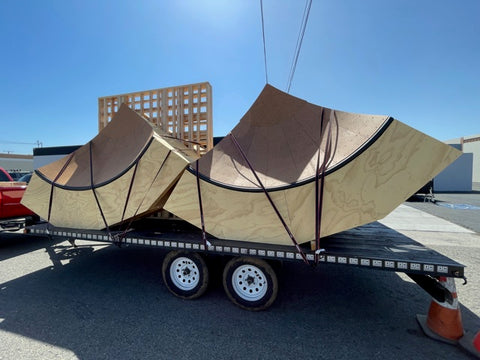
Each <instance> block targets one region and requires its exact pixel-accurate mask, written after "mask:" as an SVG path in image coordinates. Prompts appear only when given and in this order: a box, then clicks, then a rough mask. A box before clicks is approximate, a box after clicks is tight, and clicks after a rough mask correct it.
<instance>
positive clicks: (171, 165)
mask: <svg viewBox="0 0 480 360" xmlns="http://www.w3.org/2000/svg"><path fill="white" fill-rule="evenodd" d="M196 158H197V156H196V155H195V154H194V153H193V151H192V150H189V149H187V148H186V147H185V146H184V145H183V143H182V142H180V141H178V140H175V139H172V138H170V137H168V136H166V134H164V133H161V132H160V131H159V130H158V129H156V128H154V127H153V126H152V125H151V124H150V123H149V122H148V121H146V120H145V119H144V118H143V117H141V116H140V115H138V114H137V113H136V112H135V111H133V110H131V109H129V108H128V106H126V105H122V106H121V107H120V109H119V111H118V113H117V114H116V115H115V117H114V118H113V120H112V121H111V122H110V123H109V124H108V125H107V127H106V128H105V129H104V130H102V131H101V132H100V133H99V134H98V135H97V137H95V138H94V139H93V140H92V141H90V142H89V143H88V144H86V145H84V146H82V147H81V148H79V149H78V150H77V151H75V152H74V153H72V154H71V155H70V156H67V157H65V158H63V159H61V160H59V161H56V162H54V163H51V164H49V165H46V166H44V167H42V168H39V169H38V170H36V171H35V173H34V175H33V176H32V179H31V181H30V184H29V186H28V188H27V191H26V193H25V195H24V197H23V199H22V204H24V205H25V206H27V207H28V208H30V209H31V210H33V211H34V212H35V213H37V214H38V215H40V216H41V217H42V218H44V219H47V220H48V221H49V222H50V223H52V224H53V225H55V226H62V227H71V228H83V229H103V228H105V227H107V226H110V225H113V224H117V223H120V222H122V221H125V220H127V219H130V218H132V217H138V216H142V215H143V214H146V213H150V212H152V211H155V210H158V209H161V208H162V206H163V204H164V203H165V201H166V198H167V196H168V194H169V192H170V190H171V188H172V186H173V184H174V183H175V182H176V181H177V180H178V178H179V176H180V175H181V173H182V172H183V170H184V169H185V167H186V166H187V165H188V164H189V163H190V162H191V161H193V160H195V159H196Z"/></svg>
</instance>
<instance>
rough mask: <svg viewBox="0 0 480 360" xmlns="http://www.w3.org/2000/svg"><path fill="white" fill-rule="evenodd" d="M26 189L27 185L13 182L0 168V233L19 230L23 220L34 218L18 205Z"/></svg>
mask: <svg viewBox="0 0 480 360" xmlns="http://www.w3.org/2000/svg"><path fill="white" fill-rule="evenodd" d="M26 188H27V183H24V182H15V181H13V179H12V177H11V176H10V174H8V172H6V171H5V170H4V169H3V168H1V167H0V231H1V230H13V229H17V228H21V227H23V226H21V225H20V224H22V220H23V219H24V218H27V217H28V218H31V217H32V216H36V215H35V214H34V213H33V212H32V211H30V210H29V209H27V208H26V207H25V206H23V205H22V204H20V201H21V200H22V196H23V193H24V192H25V189H26ZM24 223H25V220H23V224H24Z"/></svg>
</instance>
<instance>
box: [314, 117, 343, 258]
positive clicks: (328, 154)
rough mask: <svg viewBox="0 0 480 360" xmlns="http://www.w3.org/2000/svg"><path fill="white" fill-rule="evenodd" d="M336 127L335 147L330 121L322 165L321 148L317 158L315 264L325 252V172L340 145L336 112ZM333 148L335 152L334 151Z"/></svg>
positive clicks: (321, 135)
mask: <svg viewBox="0 0 480 360" xmlns="http://www.w3.org/2000/svg"><path fill="white" fill-rule="evenodd" d="M333 115H334V119H335V126H336V138H335V145H334V146H333V144H332V122H331V121H328V122H327V124H326V125H325V126H326V143H325V152H324V155H323V159H322V162H321V164H320V149H321V148H320V147H319V149H318V156H317V168H316V172H315V264H318V261H319V257H320V256H319V255H320V254H321V253H322V252H324V251H325V249H322V248H321V247H320V237H321V226H322V210H323V193H324V188H325V172H326V170H327V168H328V166H329V165H330V164H331V162H332V160H333V157H334V155H335V152H336V148H337V143H338V120H337V115H336V114H335V112H334V113H333ZM323 120H324V118H323V109H322V113H321V121H320V144H321V143H322V138H323V134H324V133H323V132H322V130H323ZM332 147H333V151H332Z"/></svg>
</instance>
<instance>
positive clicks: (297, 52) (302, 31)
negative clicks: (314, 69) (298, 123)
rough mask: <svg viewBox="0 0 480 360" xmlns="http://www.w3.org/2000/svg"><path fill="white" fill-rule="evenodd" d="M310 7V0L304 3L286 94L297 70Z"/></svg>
mask: <svg viewBox="0 0 480 360" xmlns="http://www.w3.org/2000/svg"><path fill="white" fill-rule="evenodd" d="M311 7H312V0H307V1H306V3H305V9H304V10H303V18H302V23H301V25H300V32H299V33H298V38H297V44H296V45H295V51H294V55H293V60H292V66H291V68H290V75H289V76H288V82H287V93H289V92H290V87H291V86H292V81H293V75H294V74H295V69H296V68H297V62H298V56H299V55H300V49H301V47H302V42H303V36H304V35H305V29H306V27H307V22H308V15H310V8H311Z"/></svg>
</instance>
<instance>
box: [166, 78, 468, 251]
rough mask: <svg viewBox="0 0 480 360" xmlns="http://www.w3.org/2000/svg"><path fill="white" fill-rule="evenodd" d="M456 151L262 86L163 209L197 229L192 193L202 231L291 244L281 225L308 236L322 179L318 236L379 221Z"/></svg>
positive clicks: (405, 129)
mask: <svg viewBox="0 0 480 360" xmlns="http://www.w3.org/2000/svg"><path fill="white" fill-rule="evenodd" d="M459 154H460V152H459V151H457V150H455V149H453V148H452V147H450V146H448V145H445V144H444V143H441V142H439V141H437V140H435V139H433V138H431V137H429V136H427V135H425V134H423V133H421V132H419V131H416V130H415V129H413V128H411V127H409V126H407V125H405V124H403V123H401V122H399V121H397V120H394V119H392V118H390V117H387V116H378V115H360V114H352V113H346V112H342V111H337V110H332V109H328V108H324V107H320V106H317V105H313V104H310V103H308V102H306V101H304V100H301V99H298V98H295V97H293V96H290V95H288V94H286V93H283V92H281V91H279V90H277V89H275V88H273V87H272V86H270V85H267V86H266V87H265V88H264V90H263V91H262V93H261V94H260V96H259V97H258V99H257V100H256V101H255V103H254V104H253V105H252V107H251V108H250V109H249V111H248V112H247V113H246V114H245V115H244V117H243V118H242V119H241V120H240V122H239V124H238V125H237V126H236V127H235V128H234V129H233V130H232V132H231V134H229V135H228V136H227V137H225V138H224V139H223V140H222V141H221V142H220V143H219V144H218V145H217V146H216V147H214V148H213V149H212V150H211V151H209V152H208V153H207V154H206V155H204V156H203V157H202V158H201V159H200V160H199V161H198V162H196V163H192V164H191V165H190V166H189V167H188V168H187V170H188V171H185V172H184V174H183V175H182V177H181V179H180V181H179V183H178V184H177V185H176V187H175V189H174V191H173V192H172V194H171V195H170V197H169V199H168V201H167V203H166V204H165V209H166V210H168V211H170V212H172V213H174V214H175V215H177V216H179V217H181V218H183V219H185V220H187V221H189V222H190V223H192V224H194V225H195V226H198V227H201V223H202V215H201V211H200V210H201V209H200V203H199V201H198V200H196V199H198V198H199V192H200V197H201V199H202V210H203V219H204V224H205V230H206V231H207V232H208V233H210V234H212V235H214V236H216V237H220V238H228V239H234V240H242V241H252V242H266V243H274V244H285V245H290V244H292V239H291V237H290V235H289V234H288V231H287V230H286V227H287V228H288V230H289V231H290V232H291V234H292V235H293V236H294V238H295V239H296V241H297V242H298V243H304V242H307V241H311V240H314V239H315V238H316V235H315V229H316V223H317V221H316V215H315V214H316V207H317V205H316V200H315V199H316V197H318V193H317V195H316V192H317V191H319V192H321V190H319V189H320V188H321V187H322V182H323V201H322V212H321V236H327V235H330V234H333V233H336V232H340V231H343V230H346V229H350V228H353V227H356V226H359V225H362V224H366V223H369V222H372V221H375V220H378V219H381V218H382V217H384V216H385V215H387V214H388V213H389V212H391V211H392V210H393V209H394V208H395V207H397V206H398V205H399V204H400V203H402V202H403V201H405V200H406V199H407V198H408V197H409V196H410V195H411V194H413V193H415V192H416V191H417V190H418V189H419V188H421V187H422V186H423V185H424V184H425V183H426V182H427V181H429V180H430V179H432V178H433V177H434V176H435V175H436V174H438V173H439V172H440V171H441V170H442V169H444V168H445V167H446V166H447V165H448V164H450V163H451V162H452V161H454V160H455V159H456V158H457V157H458V156H459ZM322 164H324V165H325V171H323V172H322V171H321V169H322ZM317 173H323V174H324V178H323V181H322V180H321V179H322V177H320V176H317ZM318 178H320V180H318V181H317V180H316V179H318ZM262 187H264V188H265V189H266V190H267V191H268V194H269V195H270V197H271V199H272V201H273V203H274V206H272V205H271V203H270V201H269V199H268V197H267V196H266V194H265V192H264V190H263V189H262ZM275 208H276V210H275ZM276 211H278V213H277V212H276ZM279 215H280V216H279ZM281 219H282V220H283V222H284V223H285V225H286V227H285V226H284V224H282V220H281Z"/></svg>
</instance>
